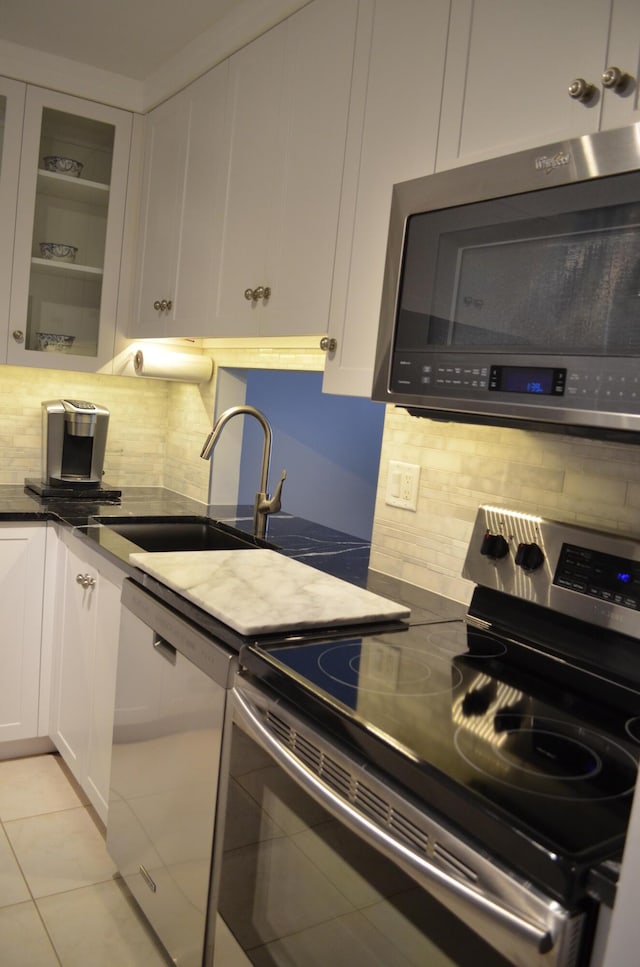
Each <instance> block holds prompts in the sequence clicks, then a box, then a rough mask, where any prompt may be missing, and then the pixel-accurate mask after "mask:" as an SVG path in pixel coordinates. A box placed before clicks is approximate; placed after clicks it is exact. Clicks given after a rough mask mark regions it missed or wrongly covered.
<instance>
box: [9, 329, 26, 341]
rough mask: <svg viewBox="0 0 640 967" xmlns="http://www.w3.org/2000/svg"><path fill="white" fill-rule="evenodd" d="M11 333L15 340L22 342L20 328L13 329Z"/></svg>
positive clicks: (22, 334)
mask: <svg viewBox="0 0 640 967" xmlns="http://www.w3.org/2000/svg"><path fill="white" fill-rule="evenodd" d="M11 335H12V336H13V338H14V339H15V341H16V342H24V333H23V331H22V329H14V330H13V332H12V333H11Z"/></svg>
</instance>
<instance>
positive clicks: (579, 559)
mask: <svg viewBox="0 0 640 967" xmlns="http://www.w3.org/2000/svg"><path fill="white" fill-rule="evenodd" d="M554 584H557V585H558V586H559V587H563V588H569V589H570V590H571V591H580V592H582V593H583V594H588V595H590V596H591V597H596V598H601V599H602V600H603V601H609V602H611V603H613V604H620V605H622V606H623V607H626V608H632V609H633V610H638V608H639V607H640V563H639V562H638V561H632V560H628V559H626V558H623V557H615V556H614V555H613V554H604V553H602V552H599V551H592V550H590V549H588V548H585V547H577V546H575V545H572V544H563V545H562V552H561V554H560V559H559V562H558V568H557V571H556V574H555V578H554Z"/></svg>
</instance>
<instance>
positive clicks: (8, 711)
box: [0, 522, 47, 742]
mask: <svg viewBox="0 0 640 967" xmlns="http://www.w3.org/2000/svg"><path fill="white" fill-rule="evenodd" d="M46 533H47V527H46V524H44V523H35V522H34V523H25V524H0V613H1V614H2V633H1V635H0V742H7V741H12V740H15V739H31V738H35V737H36V736H37V735H38V710H39V697H40V662H41V646H42V624H43V602H44V572H45V567H44V564H45V547H46Z"/></svg>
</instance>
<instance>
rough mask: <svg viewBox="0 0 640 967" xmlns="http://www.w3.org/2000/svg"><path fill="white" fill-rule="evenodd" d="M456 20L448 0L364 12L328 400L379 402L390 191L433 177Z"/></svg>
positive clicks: (399, 2)
mask: <svg viewBox="0 0 640 967" xmlns="http://www.w3.org/2000/svg"><path fill="white" fill-rule="evenodd" d="M362 6H363V8H364V7H365V5H364V4H363V5H362ZM365 14H366V16H365ZM448 16H449V0H430V2H429V3H425V2H424V0H377V2H376V3H375V4H371V3H369V4H367V5H366V9H363V11H362V15H361V23H360V27H359V37H358V49H357V56H356V70H355V73H354V83H353V97H352V107H351V121H350V126H349V137H348V143H347V157H346V165H345V182H344V189H343V204H342V209H341V215H340V229H339V233H338V239H337V249H336V260H335V274H334V287H333V297H332V302H331V315H330V321H329V336H330V337H331V338H332V339H335V349H334V350H332V351H330V352H329V354H328V356H327V361H326V365H325V373H324V383H323V389H324V390H325V391H326V392H332V393H344V394H347V395H352V396H355V395H358V396H370V395H371V380H372V373H373V362H374V356H375V345H376V337H377V331H378V318H379V314H380V297H381V292H382V277H383V270H384V262H385V254H386V246H387V232H388V227H389V209H390V204H391V189H392V186H393V185H394V183H395V182H398V181H405V180H407V179H408V178H416V177H419V176H420V175H426V174H429V172H431V171H433V170H434V165H435V156H436V145H437V135H438V116H439V111H440V96H441V92H442V75H443V70H444V55H445V45H446V37H447V23H448Z"/></svg>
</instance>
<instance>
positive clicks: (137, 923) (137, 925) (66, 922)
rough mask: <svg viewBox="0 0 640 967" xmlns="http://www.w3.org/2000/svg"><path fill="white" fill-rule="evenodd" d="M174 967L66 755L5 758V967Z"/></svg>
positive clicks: (0, 869)
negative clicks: (129, 888)
mask: <svg viewBox="0 0 640 967" xmlns="http://www.w3.org/2000/svg"><path fill="white" fill-rule="evenodd" d="M168 963H170V962H169V961H168V960H167V958H166V955H165V954H164V953H163V951H162V949H161V948H160V946H159V945H158V944H157V942H156V940H155V938H154V936H153V934H152V932H151V931H150V930H149V928H148V926H147V924H146V922H145V920H144V918H143V917H142V916H141V914H140V912H139V911H138V909H137V907H136V905H135V903H134V901H133V900H132V899H131V897H130V895H129V894H128V892H127V890H126V889H125V887H124V886H123V884H122V881H121V880H120V879H119V878H118V876H117V874H116V870H115V867H114V865H113V863H112V861H111V859H110V857H109V855H108V853H107V851H106V847H105V841H104V831H103V829H102V828H101V824H100V822H99V820H98V819H97V818H96V817H95V814H94V813H93V810H92V808H91V806H90V805H89V804H88V802H87V800H86V798H85V797H84V795H83V793H82V792H81V790H80V789H79V788H78V786H77V784H76V783H75V782H74V780H73V778H72V777H71V776H70V774H69V773H68V771H67V769H66V767H65V765H64V763H63V762H62V760H61V759H60V757H59V756H57V755H40V756H34V757H33V758H27V759H10V760H5V761H1V762H0V964H2V967H87V965H88V964H90V965H91V967H166V965H167V964H168Z"/></svg>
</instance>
